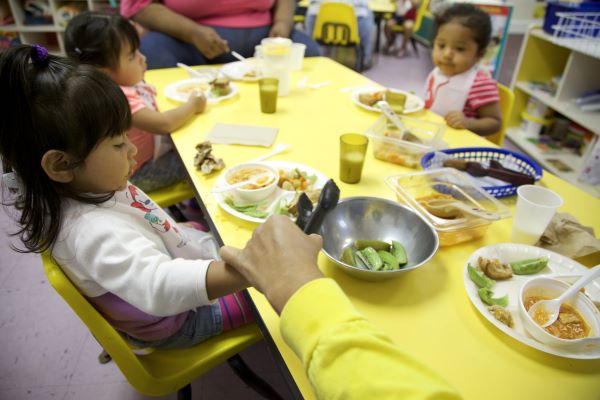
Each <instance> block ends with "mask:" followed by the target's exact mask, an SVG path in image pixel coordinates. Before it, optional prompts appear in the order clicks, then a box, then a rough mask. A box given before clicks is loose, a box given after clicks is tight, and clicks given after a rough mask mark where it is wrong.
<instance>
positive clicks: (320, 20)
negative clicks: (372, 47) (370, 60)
mask: <svg viewBox="0 0 600 400" xmlns="http://www.w3.org/2000/svg"><path fill="white" fill-rule="evenodd" d="M312 37H313V39H315V41H316V42H317V43H319V44H321V45H324V46H341V47H353V48H354V49H355V51H356V66H355V69H356V70H357V71H359V72H360V71H362V70H363V60H364V50H363V48H362V46H361V44H360V37H359V36H358V21H357V19H356V15H355V13H354V8H353V7H352V5H350V4H346V3H329V2H324V3H322V4H321V7H320V8H319V14H317V19H316V21H315V28H314V30H313V32H312Z"/></svg>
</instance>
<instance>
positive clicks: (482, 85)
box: [463, 69, 500, 118]
mask: <svg viewBox="0 0 600 400" xmlns="http://www.w3.org/2000/svg"><path fill="white" fill-rule="evenodd" d="M498 101H500V95H499V94H498V84H497V83H496V81H495V80H494V79H493V78H492V77H491V76H490V74H489V73H488V72H487V71H485V70H483V69H480V70H478V71H477V75H475V80H474V81H473V86H471V90H470V91H469V95H468V97H467V102H466V103H465V108H464V109H463V113H464V114H465V116H466V117H469V118H477V109H478V108H479V107H482V106H486V105H488V104H492V103H496V102H498Z"/></svg>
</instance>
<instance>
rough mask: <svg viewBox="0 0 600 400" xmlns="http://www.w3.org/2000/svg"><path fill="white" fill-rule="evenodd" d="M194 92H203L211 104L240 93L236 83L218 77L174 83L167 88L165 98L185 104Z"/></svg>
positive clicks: (224, 77) (223, 77)
mask: <svg viewBox="0 0 600 400" xmlns="http://www.w3.org/2000/svg"><path fill="white" fill-rule="evenodd" d="M194 90H199V91H201V92H203V93H204V95H205V96H206V100H207V101H208V103H211V104H214V103H218V102H220V101H223V100H226V99H229V98H231V97H233V96H235V95H236V94H237V93H238V88H237V86H236V85H235V83H233V82H231V81H230V80H229V78H227V77H226V76H218V77H216V78H213V79H204V78H191V79H184V80H181V81H177V82H173V83H171V84H170V85H168V86H167V87H166V88H165V96H166V97H167V98H169V99H171V100H175V101H178V102H180V103H185V102H186V101H187V100H188V98H189V97H190V94H191V93H192V92H193V91H194Z"/></svg>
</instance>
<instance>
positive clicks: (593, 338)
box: [519, 277, 600, 351]
mask: <svg viewBox="0 0 600 400" xmlns="http://www.w3.org/2000/svg"><path fill="white" fill-rule="evenodd" d="M568 288H569V284H567V283H566V282H564V281H563V280H559V279H555V278H551V277H539V278H533V279H530V280H529V281H527V282H526V283H525V284H524V285H523V286H522V287H521V292H520V293H519V313H520V314H521V318H522V320H523V324H524V326H525V329H526V330H527V332H528V333H529V334H530V335H531V336H533V337H534V338H535V339H536V340H538V341H539V342H541V343H544V344H547V345H549V346H553V347H560V348H564V349H568V350H571V351H586V350H589V349H593V348H598V347H600V310H598V308H596V306H595V305H594V303H593V302H592V301H591V300H590V299H589V298H588V297H587V296H586V295H585V294H583V293H582V292H578V293H577V294H576V295H575V296H573V297H572V298H571V299H569V300H567V301H566V302H564V303H563V304H562V305H561V307H560V311H559V316H558V319H557V320H556V321H555V322H554V323H552V324H551V325H550V326H548V327H546V328H542V327H541V326H540V325H539V324H538V322H536V320H535V318H532V317H531V316H530V315H529V313H528V312H527V311H528V310H529V308H531V306H532V305H533V304H535V303H537V302H538V301H541V300H550V299H555V298H557V297H559V296H560V295H561V294H562V293H563V292H564V291H565V290H567V289H568ZM541 320H542V318H540V321H541Z"/></svg>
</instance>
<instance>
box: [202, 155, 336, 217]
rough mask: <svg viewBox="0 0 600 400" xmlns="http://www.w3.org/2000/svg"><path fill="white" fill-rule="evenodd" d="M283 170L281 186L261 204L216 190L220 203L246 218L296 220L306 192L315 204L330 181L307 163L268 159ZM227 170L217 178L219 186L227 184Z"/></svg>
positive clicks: (221, 205) (280, 178)
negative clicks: (270, 217) (298, 206)
mask: <svg viewBox="0 0 600 400" xmlns="http://www.w3.org/2000/svg"><path fill="white" fill-rule="evenodd" d="M263 163H264V164H268V165H271V166H273V167H275V168H277V169H278V170H279V182H278V184H277V189H276V190H275V191H274V192H273V194H271V195H270V196H269V197H268V198H267V199H265V200H263V201H261V202H260V203H255V204H251V203H243V202H240V201H239V200H237V199H235V198H234V197H233V196H232V195H231V193H228V192H223V193H213V196H214V197H215V200H216V201H217V204H218V205H219V206H220V207H221V208H222V209H223V210H224V211H225V212H227V213H229V214H231V215H233V216H235V217H237V218H240V219H243V220H245V221H250V222H257V223H259V224H262V223H263V222H265V221H266V220H267V218H268V217H269V216H271V215H274V214H282V215H287V216H289V217H290V218H292V219H294V220H295V219H296V215H297V210H296V207H295V204H296V202H297V200H298V197H299V196H300V194H301V193H302V192H306V194H307V195H308V197H309V198H310V199H311V201H312V202H313V203H316V202H317V201H318V200H319V195H320V194H321V189H322V188H323V186H325V183H327V180H328V179H329V178H327V176H325V175H324V174H323V173H321V172H320V171H317V170H316V169H314V168H311V167H309V166H307V165H304V164H300V163H296V162H291V161H264V162H263ZM226 172H227V171H223V173H221V175H220V176H219V177H218V178H217V180H216V181H215V187H221V186H224V185H226V184H227V182H226V181H225V175H226Z"/></svg>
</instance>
